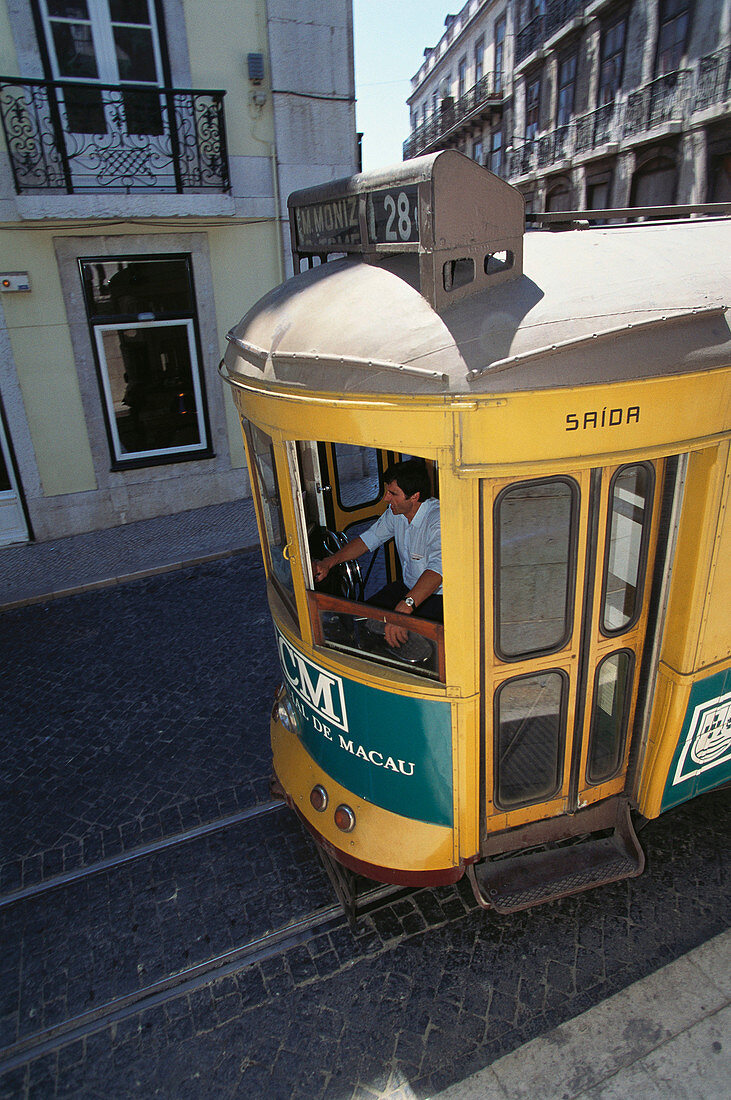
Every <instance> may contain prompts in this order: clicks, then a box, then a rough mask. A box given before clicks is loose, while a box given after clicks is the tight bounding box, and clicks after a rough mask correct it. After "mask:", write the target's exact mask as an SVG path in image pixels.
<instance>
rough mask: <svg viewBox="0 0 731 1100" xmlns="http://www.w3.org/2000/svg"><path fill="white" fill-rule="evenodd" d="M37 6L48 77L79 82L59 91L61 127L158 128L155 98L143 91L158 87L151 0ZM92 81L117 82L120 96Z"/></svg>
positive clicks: (97, 130) (54, 0) (91, 130)
mask: <svg viewBox="0 0 731 1100" xmlns="http://www.w3.org/2000/svg"><path fill="white" fill-rule="evenodd" d="M39 8H40V14H41V19H42V22H43V25H44V29H45V36H46V41H47V44H48V53H49V58H50V61H51V67H52V72H53V76H54V78H55V79H56V80H73V81H75V82H80V83H82V84H86V85H87V86H86V87H76V88H66V89H63V90H62V92H61V95H60V100H59V102H60V107H61V111H62V114H63V116H64V121H65V124H66V126H67V128H68V130H69V132H71V133H82V134H104V133H107V131H108V130H114V129H119V128H122V129H124V130H126V132H127V133H129V134H160V133H162V131H163V118H162V112H161V107H160V98H159V95H158V94H157V92H155V91H150V92H147V91H145V90H144V85H149V86H150V87H151V88H156V87H158V86H160V85H161V84H162V80H161V71H162V67H161V57H160V43H159V38H158V31H157V21H156V18H155V15H154V10H153V6H152V0H39ZM97 84H110V85H119V86H120V89H121V94H119V95H116V94H110V93H109V92H102V91H101V90H100V89H99V88H96V87H95V85H97ZM130 84H134V85H135V88H134V89H131V88H130V89H125V88H124V85H130Z"/></svg>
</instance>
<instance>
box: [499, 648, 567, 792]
mask: <svg viewBox="0 0 731 1100" xmlns="http://www.w3.org/2000/svg"><path fill="white" fill-rule="evenodd" d="M566 687H567V678H566V674H565V673H564V672H561V671H560V670H558V669H557V670H555V671H551V672H541V673H537V674H531V675H529V676H517V677H515V679H513V680H508V681H506V682H505V683H504V684H501V685H500V687H499V688H498V690H497V693H496V696H495V753H494V771H495V775H494V791H495V802H496V804H497V805H498V807H499V808H500V809H503V810H512V809H515V808H516V807H517V806H525V805H528V804H530V803H531V802H544V801H545V800H546V799H548V798H551V797H552V796H553V795H555V794H556V793H557V791H558V790H559V788H560V786H561V778H562V761H563V729H564V728H565V721H564V711H565V706H566Z"/></svg>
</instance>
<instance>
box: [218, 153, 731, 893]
mask: <svg viewBox="0 0 731 1100" xmlns="http://www.w3.org/2000/svg"><path fill="white" fill-rule="evenodd" d="M289 212H290V221H291V226H292V250H293V253H294V255H295V263H296V270H299V269H300V268H301V267H302V263H303V260H306V261H307V270H304V271H301V272H300V273H299V274H297V275H295V277H294V278H292V279H290V280H289V281H288V282H287V283H285V284H283V285H282V286H279V287H277V288H276V289H275V290H273V291H272V292H271V293H269V294H267V295H266V296H265V297H264V298H263V299H262V300H261V301H260V302H259V303H258V304H257V305H256V306H255V307H254V308H253V309H252V310H251V311H250V312H249V313H248V314H247V315H246V316H245V317H244V318H243V320H242V321H241V322H240V323H239V324H238V325H237V326H236V327H235V328H234V329H233V330H232V331H231V332H230V333H229V335H228V348H227V351H226V355H225V359H224V364H223V365H222V374H223V375H224V377H225V378H226V380H227V381H228V382H229V383H230V384H231V387H232V392H233V397H234V400H235V402H236V406H237V408H238V411H239V413H240V416H241V422H242V425H243V430H244V437H245V442H246V448H247V455H248V462H249V469H250V473H251V480H252V485H253V490H254V498H255V502H256V507H257V514H258V521H259V529H260V535H261V542H262V547H263V553H264V560H265V565H266V572H267V590H268V597H269V604H270V608H271V614H272V618H273V620H274V627H275V631H276V636H277V642H278V649H279V655H280V661H281V666H282V674H283V684H282V687H281V689H280V691H279V693H278V696H277V699H276V701H275V705H274V710H273V714H272V719H271V739H272V749H273V762H274V770H275V773H276V777H277V779H278V782H279V784H280V785H281V788H282V789H283V791H284V794H285V796H286V798H287V801H288V802H289V803H290V805H291V806H292V807H293V808H294V809H295V810H296V811H297V813H298V814H299V815H300V816H301V818H302V819H303V821H304V822H305V823H306V825H307V826H308V828H309V829H310V831H311V832H312V833H313V835H314V836H315V837H316V838H317V840H318V841H319V843H320V845H321V847H322V849H323V850H324V852H326V853H327V855H328V856H329V857H330V858H331V859H332V860H335V861H336V862H337V864H338V865H339V866H341V867H345V868H348V869H350V871H351V872H357V873H360V874H362V875H365V876H367V877H368V878H371V879H376V880H379V881H383V882H390V883H397V884H405V885H408V884H424V885H429V884H431V885H433V884H439V883H447V882H453V881H456V880H457V879H458V878H459V877H460V876H461V875H462V874H464V873H465V871H466V870H467V871H468V872H469V875H470V878H471V880H472V884H473V887H474V889H475V892H476V896H477V897H478V900H479V901H480V902H481V904H483V905H484V906H486V907H494V908H496V909H498V910H500V911H503V912H511V911H513V910H517V909H521V908H525V907H526V906H528V905H532V904H536V903H538V902H540V901H543V900H547V899H549V898H554V897H558V896H563V895H565V894H569V893H573V892H576V891H578V890H582V889H586V888H588V887H591V886H595V885H599V884H601V883H604V882H610V881H616V880H618V879H621V878H623V877H627V876H630V875H636V874H639V873H640V872H641V871H642V868H643V865H644V856H643V853H642V849H641V847H640V845H639V843H638V841H637V837H636V835H635V832H634V827H633V817H632V814H634V816H635V822H636V818H637V815H641V816H642V817H644V818H653V817H656V816H657V815H658V814H660V813H661V812H662V811H663V810H665V809H667V808H669V807H672V806H675V805H677V804H678V803H680V802H682V801H684V800H686V799H689V798H692V797H694V796H695V795H697V794H699V793H701V792H703V791H706V790H708V789H711V788H714V787H717V786H719V785H720V784H722V783H725V782H727V781H728V778H729V774H730V773H731V670H730V667H729V666H730V665H731V651H730V648H729V638H730V631H729V607H730V606H731V592H730V582H731V523H730V521H729V513H728V509H727V502H728V496H729V479H730V478H731V464H730V462H729V444H730V438H731V430H730V429H731V420H730V417H729V409H730V405H731V334H730V333H729V327H728V322H727V318H726V305H727V303H728V300H729V291H730V289H731V287H730V285H729V283H730V282H731V280H730V279H729V270H728V267H729V263H728V260H729V257H730V256H731V221H729V220H727V219H723V218H710V219H707V218H695V219H689V220H686V221H684V222H675V223H672V224H668V223H664V222H659V221H652V222H647V223H645V224H641V225H619V226H614V227H606V226H605V227H601V228H588V227H583V228H576V229H573V230H571V231H567V232H559V233H555V232H553V233H551V232H528V233H524V207H523V199H522V197H521V195H520V194H519V193H518V192H517V191H515V190H514V189H513V188H512V187H510V186H509V185H508V184H507V183H505V182H504V181H502V180H500V179H498V178H497V177H496V176H493V175H492V174H491V173H489V172H487V171H486V170H484V169H482V168H480V167H479V166H477V165H476V164H474V163H473V162H472V161H470V160H468V159H467V158H465V157H463V156H462V155H461V154H459V153H456V152H453V151H446V152H441V153H437V154H435V155H432V156H428V157H422V158H419V159H417V160H413V161H409V162H406V163H404V164H403V165H400V166H397V167H396V168H394V169H393V170H391V171H387V172H381V173H367V174H362V175H359V176H354V177H352V178H350V179H346V180H341V181H337V182H335V183H330V184H327V185H323V186H321V187H314V188H310V189H307V190H305V191H300V192H297V193H295V194H294V195H292V196H290V199H289ZM411 457H414V458H418V459H421V460H423V461H424V463H425V465H426V470H427V473H428V477H429V483H430V486H431V491H432V495H433V496H434V497H438V500H439V507H440V515H441V520H440V525H441V554H442V586H443V623H440V622H434V621H427V620H425V619H421V618H420V617H419V614H418V607H417V608H416V609H415V610H414V612H413V614H409V615H406V614H400V613H396V612H391V611H384V610H383V609H381V608H378V607H374V606H373V605H372V604H370V603H368V600H369V598H370V592H371V591H372V589H373V587H374V585H377V584H378V583H380V582H382V581H383V580H384V579H386V580H393V579H394V578H395V577H397V575H398V571H399V565H400V562H399V558H398V555H397V554H396V553H395V552H394V549H393V546H391V545H389V544H386V545H385V546H384V549H383V552H381V551H376V552H375V553H374V554H373V556H372V558H371V559H370V561H369V557H368V556H365V557H363V558H361V559H360V560H359V562H358V563H355V562H346V563H345V564H344V565H341V566H339V567H338V568H336V569H333V570H332V571H331V577H335V578H336V579H337V583H336V584H335V585H334V586H333V585H330V586H329V590H326V591H325V590H322V586H321V585H319V584H316V582H315V579H314V578H315V572H313V564H312V562H313V559H318V558H321V557H322V555H323V553H325V554H327V553H331V552H332V551H333V550H337V549H338V547H340V546H342V544H343V542H344V537H343V535H342V533H343V532H344V533H345V536H346V537H348V538H351V539H353V538H357V537H359V535H360V533H362V532H365V531H366V530H367V529H368V528H369V526H370V525H371V524H372V523H373V522H375V520H377V519H378V517H379V516H380V515H381V514H382V513H383V511H384V499H383V488H384V487H383V473H384V470H385V469H386V467H387V466H389V464H390V463H391V462H393V461H394V460H395V459H396V460H398V459H402V458H411ZM422 495H423V494H422ZM361 565H362V566H363V568H362V569H361V568H360V567H361ZM366 566H367V567H368V568H367V569H366ZM379 578H380V580H379ZM391 623H394V624H397V625H401V626H402V627H405V628H406V630H407V631H408V643H407V644H404V645H403V646H402V645H389V644H387V642H386V640H385V637H384V630H385V626H387V625H388V624H391Z"/></svg>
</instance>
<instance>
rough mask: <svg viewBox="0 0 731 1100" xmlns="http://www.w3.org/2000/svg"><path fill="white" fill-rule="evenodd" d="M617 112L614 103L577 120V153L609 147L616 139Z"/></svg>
mask: <svg viewBox="0 0 731 1100" xmlns="http://www.w3.org/2000/svg"><path fill="white" fill-rule="evenodd" d="M616 112H617V108H616V106H615V104H614V103H605V104H604V105H603V106H602V107H597V109H596V110H595V111H589V113H588V114H586V115H580V116H579V117H578V118H577V119H576V120H575V127H576V137H575V147H574V148H575V152H576V153H586V152H588V151H589V150H591V149H597V148H599V146H601V145H608V144H609V142H610V141H611V140H612V138H613V137H615V130H616V125H615V113H616ZM615 140H616V137H615Z"/></svg>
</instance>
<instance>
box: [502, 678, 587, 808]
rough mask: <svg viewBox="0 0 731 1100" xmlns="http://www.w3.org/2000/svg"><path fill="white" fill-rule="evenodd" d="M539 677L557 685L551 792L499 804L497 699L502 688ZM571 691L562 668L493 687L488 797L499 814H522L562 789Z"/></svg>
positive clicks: (554, 795) (510, 679) (548, 800)
mask: <svg viewBox="0 0 731 1100" xmlns="http://www.w3.org/2000/svg"><path fill="white" fill-rule="evenodd" d="M540 676H558V677H559V680H560V682H561V698H560V702H559V710H558V716H557V722H558V738H557V742H556V765H557V766H556V784H555V786H554V787H553V789H552V790H551V791H549V792H548V793H545V794H540V795H537V796H536V797H535V798H528V799H522V800H521V801H520V802H514V803H511V804H510V805H507V804H506V803H503V802H501V801H500V785H499V778H500V777H499V770H498V769H499V765H500V753H499V737H500V696H501V695H502V693H503V691H504V690H505V688H506V687H508V686H512V685H513V684H516V683H519V682H520V681H521V680H534V679H537V678H538V677H540ZM570 689H571V681H570V678H569V674H568V672H567V671H566V669H564V668H553V667H552V668H545V669H543V668H541V669H531V670H530V671H528V672H523V673H520V674H519V675H518V676H510V677H508V678H507V679H505V680H502V681H501V682H500V683H499V684H498V685H497V687H496V688H495V692H494V695H493V701H492V705H493V744H492V753H493V767H492V797H493V802H494V804H495V808H496V809H497V810H499V811H500V812H501V813H513V812H514V811H515V810H523V809H525V808H526V807H528V806H535V805H538V804H539V803H542V802H550V801H551V800H552V799H554V798H556V796H557V795H558V793H559V792H560V791H561V789H562V787H563V778H564V769H563V766H562V765H563V764H564V761H565V758H566V738H567V734H568V707H569V695H570Z"/></svg>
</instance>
